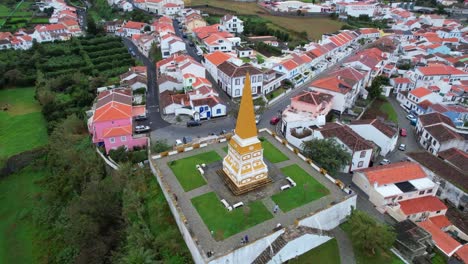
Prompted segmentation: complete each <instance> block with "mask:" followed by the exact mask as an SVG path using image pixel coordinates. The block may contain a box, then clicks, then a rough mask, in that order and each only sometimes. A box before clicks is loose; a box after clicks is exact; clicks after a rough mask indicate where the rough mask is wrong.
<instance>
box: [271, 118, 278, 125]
mask: <svg viewBox="0 0 468 264" xmlns="http://www.w3.org/2000/svg"><path fill="white" fill-rule="evenodd" d="M279 121H280V118H279V117H277V116H275V117H273V118H272V119H271V120H270V124H271V125H276V124H278V122H279Z"/></svg>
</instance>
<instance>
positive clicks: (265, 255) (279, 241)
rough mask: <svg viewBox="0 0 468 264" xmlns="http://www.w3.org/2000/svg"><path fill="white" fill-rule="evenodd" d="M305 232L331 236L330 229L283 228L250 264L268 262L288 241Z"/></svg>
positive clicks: (264, 263)
mask: <svg viewBox="0 0 468 264" xmlns="http://www.w3.org/2000/svg"><path fill="white" fill-rule="evenodd" d="M305 234H311V235H318V236H329V237H332V236H333V235H332V233H331V232H330V231H326V230H321V229H317V228H313V227H308V226H297V227H295V226H293V227H288V228H286V229H285V231H284V233H283V234H281V235H280V236H278V237H277V238H276V239H275V240H274V241H273V242H272V243H271V244H270V246H268V247H267V248H265V250H263V252H262V253H261V254H260V255H259V256H258V257H257V258H256V259H255V260H254V261H253V262H252V264H266V263H268V262H269V261H270V260H271V259H272V258H273V257H274V256H275V255H276V254H277V253H278V252H279V251H280V250H281V249H282V248H283V247H284V246H286V244H287V243H288V242H289V241H293V240H294V239H296V238H298V237H301V236H303V235H305Z"/></svg>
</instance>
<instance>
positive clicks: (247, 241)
mask: <svg viewBox="0 0 468 264" xmlns="http://www.w3.org/2000/svg"><path fill="white" fill-rule="evenodd" d="M244 240H245V243H246V244H247V243H249V236H248V235H245V237H244Z"/></svg>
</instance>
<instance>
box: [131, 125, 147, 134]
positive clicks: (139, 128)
mask: <svg viewBox="0 0 468 264" xmlns="http://www.w3.org/2000/svg"><path fill="white" fill-rule="evenodd" d="M148 131H150V127H149V126H136V127H135V133H145V132H148Z"/></svg>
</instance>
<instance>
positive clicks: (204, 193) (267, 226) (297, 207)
mask: <svg viewBox="0 0 468 264" xmlns="http://www.w3.org/2000/svg"><path fill="white" fill-rule="evenodd" d="M259 138H260V140H261V141H262V145H263V147H264V161H265V163H266V164H267V167H268V170H269V173H268V175H269V178H270V179H271V183H269V184H268V185H266V186H263V187H260V188H258V189H255V190H254V191H251V192H248V193H246V194H242V195H238V196H236V195H234V194H233V193H232V192H231V190H230V189H229V188H228V187H227V185H226V184H225V182H224V180H223V178H222V177H220V175H219V174H218V172H219V171H220V170H221V169H222V158H223V157H225V156H226V153H227V142H223V143H214V144H209V145H208V146H207V147H204V148H200V149H194V150H191V151H188V152H182V153H178V154H175V155H172V156H166V157H162V158H160V159H157V160H153V162H154V164H156V166H157V167H158V169H159V170H160V172H161V175H164V181H165V182H166V183H167V184H168V188H170V190H169V191H170V192H171V193H173V195H174V197H175V199H176V201H177V205H178V206H179V207H180V209H181V212H182V214H183V218H184V219H186V224H187V227H188V228H189V232H190V233H191V234H192V236H193V238H194V239H196V240H197V243H199V245H200V247H201V248H203V249H204V251H214V252H216V253H219V254H225V253H227V252H229V251H232V250H234V249H236V248H239V247H241V246H243V245H241V243H240V241H241V238H243V237H244V236H245V235H248V237H249V240H250V241H254V240H256V239H259V238H261V237H264V236H266V235H268V234H271V233H272V232H273V231H274V230H275V228H276V227H277V226H278V224H280V225H281V226H290V225H292V224H294V223H295V222H296V221H297V219H301V218H303V217H305V216H307V215H309V214H311V213H314V212H318V211H320V210H322V209H324V208H326V207H327V206H329V205H331V204H332V203H336V202H338V201H340V200H342V199H343V198H344V197H345V193H343V192H342V191H341V190H339V189H338V188H337V187H336V186H335V185H334V184H333V183H332V182H330V181H329V180H328V179H326V178H325V177H324V176H323V175H322V174H320V173H319V172H318V171H316V170H314V169H313V168H312V167H311V166H310V165H309V164H307V163H306V162H304V161H303V160H301V159H300V158H299V157H298V156H297V155H296V154H295V153H294V152H292V151H291V150H289V149H287V148H286V147H285V146H284V145H283V144H281V143H280V142H278V141H277V140H276V139H275V138H273V137H272V136H271V135H270V134H268V133H266V132H261V133H259ZM202 164H204V165H205V166H204V167H202V168H203V173H202V172H200V171H199V170H198V169H197V168H196V166H197V165H202ZM287 177H289V178H290V179H292V180H293V181H294V182H295V184H296V185H295V186H292V187H291V188H289V189H286V190H281V187H282V186H285V185H287V184H290V183H291V182H290V181H288V180H287V179H286V178H287ZM221 200H225V201H226V203H227V204H228V205H229V206H232V207H233V209H232V211H229V210H228V209H227V208H226V206H225V205H224V204H223V203H222V202H221ZM238 203H241V204H242V206H239V207H237V208H234V204H238ZM275 205H278V207H279V210H277V211H276V212H275V211H274V208H275Z"/></svg>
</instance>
